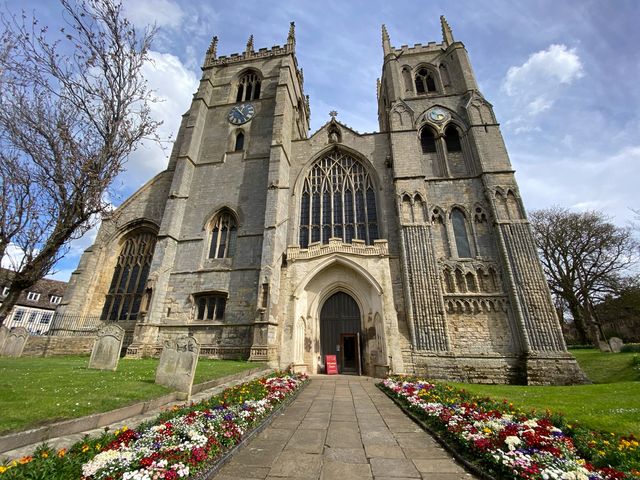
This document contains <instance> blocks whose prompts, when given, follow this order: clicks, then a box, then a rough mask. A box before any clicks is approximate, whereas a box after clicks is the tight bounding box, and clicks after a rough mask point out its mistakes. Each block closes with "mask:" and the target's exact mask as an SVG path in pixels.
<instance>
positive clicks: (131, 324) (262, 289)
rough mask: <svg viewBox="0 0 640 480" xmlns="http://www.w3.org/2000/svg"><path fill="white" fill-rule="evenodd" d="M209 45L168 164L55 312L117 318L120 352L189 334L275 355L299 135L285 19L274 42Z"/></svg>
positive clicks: (302, 129)
mask: <svg viewBox="0 0 640 480" xmlns="http://www.w3.org/2000/svg"><path fill="white" fill-rule="evenodd" d="M217 43H218V40H217V38H216V37H214V38H213V40H212V42H211V45H210V47H209V49H208V50H207V53H206V56H205V59H204V64H203V66H202V70H203V75H202V79H201V80H200V85H199V88H198V91H197V92H196V93H195V95H194V97H193V102H192V104H191V107H190V108H189V110H188V112H187V113H185V115H184V116H183V118H182V123H181V125H180V129H179V132H178V135H177V138H176V142H175V144H174V147H173V151H172V153H171V156H170V159H169V165H168V167H167V169H166V170H165V171H164V172H162V173H160V174H159V175H157V176H156V177H155V178H153V179H152V180H151V181H150V182H148V183H147V184H146V185H144V186H143V187H142V188H141V189H140V190H139V191H138V192H136V193H135V194H134V195H133V196H132V197H131V198H129V199H128V200H127V201H126V202H124V203H123V204H122V205H121V206H120V207H119V208H118V209H117V210H116V211H115V212H114V214H113V215H112V216H111V217H110V218H108V219H105V220H104V221H103V224H102V227H101V229H100V232H99V233H98V236H97V238H96V242H95V244H94V245H93V246H92V247H91V248H90V249H88V250H87V251H86V252H85V253H84V255H83V257H82V259H81V261H80V264H79V266H78V269H77V270H76V271H75V272H74V274H73V275H72V278H71V281H70V286H69V290H68V294H67V296H66V297H65V305H63V309H64V311H65V313H73V314H77V315H80V316H83V317H92V316H94V317H95V316H100V317H101V318H102V319H107V320H117V321H119V323H120V324H121V325H122V326H123V327H124V328H125V330H126V331H127V337H126V340H125V343H127V344H128V347H127V352H128V354H129V355H135V356H146V355H157V354H159V351H160V349H161V348H162V344H163V343H164V339H166V338H169V337H172V336H178V335H184V334H190V335H193V336H195V337H197V338H198V341H199V342H200V344H201V345H202V349H201V353H202V354H204V355H211V356H216V357H220V358H225V357H243V358H251V359H254V360H263V361H275V359H276V356H277V351H276V345H275V343H274V342H275V331H276V328H277V322H276V321H275V320H274V319H275V318H277V317H278V298H277V297H278V294H277V292H279V291H280V288H279V283H280V276H279V272H280V267H281V264H282V262H283V258H284V253H285V251H286V233H287V232H286V218H287V215H288V189H287V188H286V185H287V183H288V179H289V165H290V160H289V158H290V151H291V142H292V141H295V140H300V139H304V138H306V134H307V131H308V130H309V107H308V100H307V99H306V97H305V96H304V93H303V77H302V71H301V70H300V69H299V68H298V65H297V60H296V58H295V31H294V25H293V23H292V24H291V26H290V29H289V34H288V37H287V42H286V44H285V45H284V46H274V47H272V48H271V49H267V48H261V49H259V50H257V51H256V50H254V46H253V37H250V38H249V41H248V42H247V45H246V49H245V51H244V52H243V53H240V54H232V55H230V56H218V55H217ZM285 179H286V180H285Z"/></svg>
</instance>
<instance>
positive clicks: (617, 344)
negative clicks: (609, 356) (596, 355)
mask: <svg viewBox="0 0 640 480" xmlns="http://www.w3.org/2000/svg"><path fill="white" fill-rule="evenodd" d="M609 346H610V347H611V351H612V352H613V353H620V352H621V351H622V347H624V342H623V341H622V339H621V338H618V337H611V338H610V339H609Z"/></svg>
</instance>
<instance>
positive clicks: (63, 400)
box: [0, 357, 260, 434]
mask: <svg viewBox="0 0 640 480" xmlns="http://www.w3.org/2000/svg"><path fill="white" fill-rule="evenodd" d="M88 363H89V359H88V357H48V358H0V378H2V381H3V388H2V389H0V404H2V409H0V433H3V434H4V433H8V432H10V431H16V430H22V429H26V428H31V427H35V426H38V425H43V424H47V423H51V422H52V421H58V420H64V419H69V418H77V417H82V416H85V415H90V414H92V413H97V412H106V411H109V410H113V409H115V408H120V407H123V406H125V405H130V404H132V403H135V402H139V401H144V400H149V399H151V398H156V397H159V396H161V395H164V394H166V393H169V391H170V390H169V389H167V388H165V387H162V386H160V385H156V384H155V383H154V382H155V370H156V367H157V366H158V360H157V359H142V360H133V359H126V358H124V359H121V360H120V363H119V364H118V370H117V371H115V372H110V371H102V370H89V369H88V368H87V364H88ZM258 366H260V365H259V364H255V363H248V362H244V361H229V360H208V359H204V358H202V359H200V360H199V362H198V368H197V370H196V378H195V383H201V382H203V381H206V380H212V379H214V378H219V377H223V376H226V375H230V374H233V373H237V372H240V371H243V370H247V369H250V368H255V367H258Z"/></svg>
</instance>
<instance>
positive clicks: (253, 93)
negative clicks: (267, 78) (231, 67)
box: [236, 72, 260, 102]
mask: <svg viewBox="0 0 640 480" xmlns="http://www.w3.org/2000/svg"><path fill="white" fill-rule="evenodd" d="M259 98H260V78H259V77H258V75H257V74H255V73H254V72H249V73H245V74H244V75H243V76H242V77H241V78H240V81H239V82H238V94H237V95H236V102H248V101H251V100H258V99H259Z"/></svg>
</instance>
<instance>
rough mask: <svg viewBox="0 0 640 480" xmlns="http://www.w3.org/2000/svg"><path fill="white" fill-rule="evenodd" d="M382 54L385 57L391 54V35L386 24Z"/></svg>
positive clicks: (383, 28)
mask: <svg viewBox="0 0 640 480" xmlns="http://www.w3.org/2000/svg"><path fill="white" fill-rule="evenodd" d="M382 52H383V53H384V56H385V57H386V56H387V54H389V53H391V40H390V39H389V33H388V32H387V27H386V26H385V25H384V23H383V24H382Z"/></svg>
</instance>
